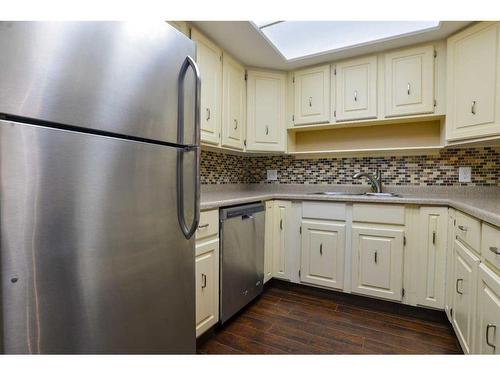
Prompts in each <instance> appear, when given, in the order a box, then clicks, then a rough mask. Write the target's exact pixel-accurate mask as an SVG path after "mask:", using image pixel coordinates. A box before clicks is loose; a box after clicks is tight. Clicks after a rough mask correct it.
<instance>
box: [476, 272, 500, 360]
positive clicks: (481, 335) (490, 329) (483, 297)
mask: <svg viewBox="0 0 500 375" xmlns="http://www.w3.org/2000/svg"><path fill="white" fill-rule="evenodd" d="M474 346H475V350H474V352H475V353H476V354H500V277H499V276H498V275H497V274H495V273H494V272H493V271H492V270H491V269H489V268H488V267H487V266H486V265H484V264H481V265H480V266H479V285H478V295H477V319H476V342H475V344H474Z"/></svg>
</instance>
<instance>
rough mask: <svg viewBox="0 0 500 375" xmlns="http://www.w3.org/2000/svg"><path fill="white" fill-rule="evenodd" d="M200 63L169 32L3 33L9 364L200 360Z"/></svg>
mask: <svg viewBox="0 0 500 375" xmlns="http://www.w3.org/2000/svg"><path fill="white" fill-rule="evenodd" d="M195 52H196V50H195V45H194V44H193V42H192V41H190V40H189V39H188V38H187V37H185V36H184V35H182V34H181V33H179V32H178V31H177V30H175V29H174V28H172V27H171V26H169V25H168V24H167V23H165V22H138V23H133V22H132V23H122V22H0V236H1V237H0V238H1V239H0V246H1V247H0V252H1V258H0V259H1V260H0V262H1V263H0V267H1V295H0V301H1V302H0V303H1V309H0V311H1V315H0V320H1V328H0V329H1V331H0V338H1V344H0V345H1V347H0V351H1V352H3V353H194V352H195V286H194V280H195V277H194V238H193V233H194V231H195V229H196V227H197V224H198V219H199V156H200V155H199V152H200V150H199V108H198V106H199V103H200V98H199V95H200V77H199V71H198V68H197V66H196V63H195V62H194V59H195Z"/></svg>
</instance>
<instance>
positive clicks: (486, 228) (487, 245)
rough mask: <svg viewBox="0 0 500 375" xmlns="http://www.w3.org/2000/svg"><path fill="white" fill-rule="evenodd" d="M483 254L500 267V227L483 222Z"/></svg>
mask: <svg viewBox="0 0 500 375" xmlns="http://www.w3.org/2000/svg"><path fill="white" fill-rule="evenodd" d="M481 254H482V255H483V256H484V258H485V259H486V260H487V261H488V262H490V263H491V264H492V265H494V266H495V267H496V268H498V269H500V255H499V254H500V229H499V228H495V227H493V226H491V225H488V224H483V228H482V234H481Z"/></svg>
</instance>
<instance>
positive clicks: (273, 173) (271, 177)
mask: <svg viewBox="0 0 500 375" xmlns="http://www.w3.org/2000/svg"><path fill="white" fill-rule="evenodd" d="M276 180H278V171H277V170H276V169H268V170H267V181H276Z"/></svg>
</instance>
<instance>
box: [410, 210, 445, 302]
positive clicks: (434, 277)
mask: <svg viewBox="0 0 500 375" xmlns="http://www.w3.org/2000/svg"><path fill="white" fill-rule="evenodd" d="M447 226H448V209H447V208H446V207H421V208H420V225H419V228H418V232H419V233H418V238H419V239H420V242H419V246H418V247H416V251H417V254H416V255H417V258H416V259H417V264H416V270H417V272H416V274H417V278H416V280H417V285H416V290H417V304H419V305H422V306H428V307H433V308H437V309H442V308H443V307H444V299H445V281H446V272H445V271H446V250H447V249H446V243H447V236H448V232H447Z"/></svg>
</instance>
